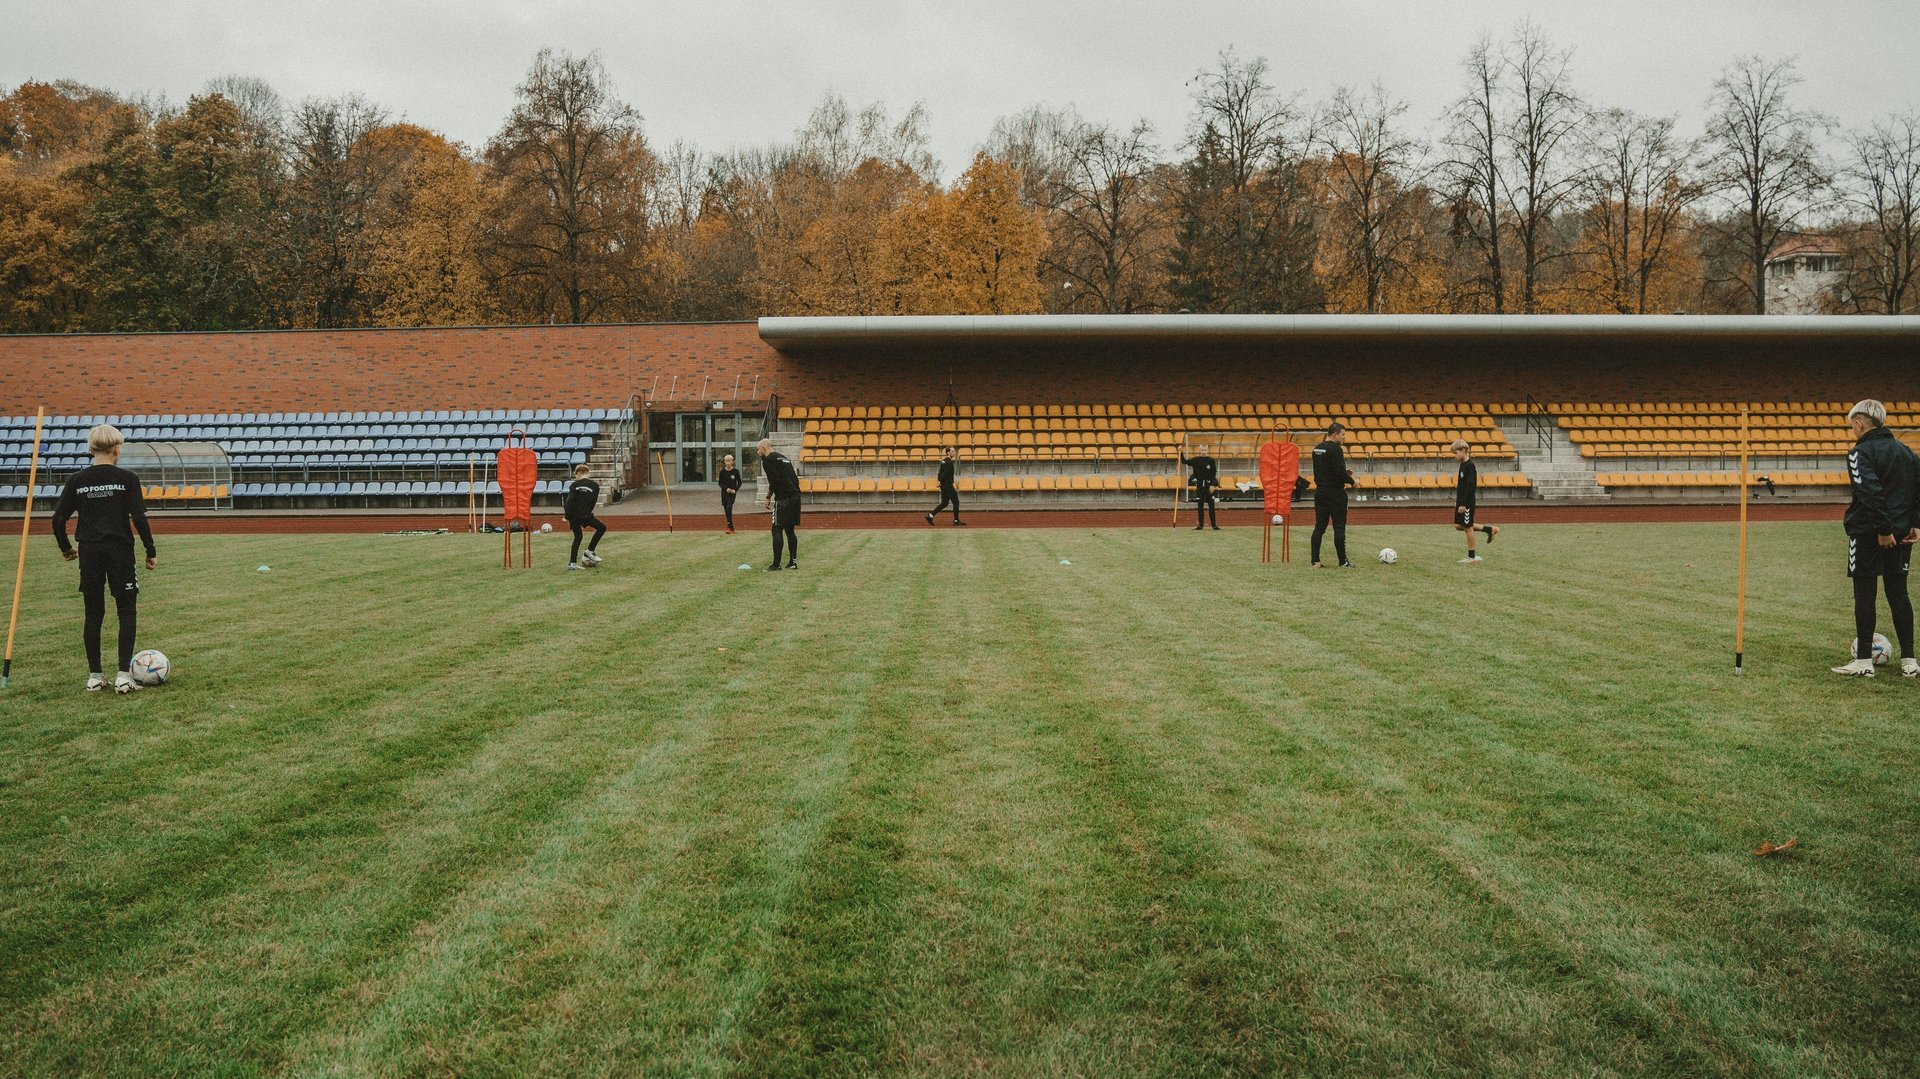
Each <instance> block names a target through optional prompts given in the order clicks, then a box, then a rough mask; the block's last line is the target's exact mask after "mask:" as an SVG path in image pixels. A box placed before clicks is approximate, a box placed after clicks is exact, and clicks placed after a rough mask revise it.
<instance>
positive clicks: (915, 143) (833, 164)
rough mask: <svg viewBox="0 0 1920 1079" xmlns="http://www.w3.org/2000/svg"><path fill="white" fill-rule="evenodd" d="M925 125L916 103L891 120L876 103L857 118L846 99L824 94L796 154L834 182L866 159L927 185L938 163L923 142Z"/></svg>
mask: <svg viewBox="0 0 1920 1079" xmlns="http://www.w3.org/2000/svg"><path fill="white" fill-rule="evenodd" d="M927 123H928V117H927V106H926V105H925V104H924V103H922V102H915V103H914V104H913V105H912V106H911V107H909V108H908V109H907V111H906V112H905V113H904V114H903V115H901V117H900V118H899V119H898V120H896V119H894V118H893V116H892V114H891V113H889V112H888V111H887V107H886V105H885V104H883V103H881V102H878V101H876V102H874V103H873V104H871V105H868V106H867V107H866V108H864V109H861V110H860V111H859V112H858V113H856V112H854V111H853V110H852V109H851V108H849V107H848V105H847V101H846V99H845V98H843V97H841V96H840V95H839V94H834V93H829V94H828V95H827V96H826V97H825V98H824V99H823V100H822V101H821V102H820V104H819V105H817V106H816V107H815V108H814V110H813V112H812V113H811V114H810V115H808V117H807V123H806V126H805V127H802V128H801V129H800V131H799V137H798V139H797V140H796V145H795V150H796V152H797V154H798V156H799V157H801V158H803V159H806V160H808V161H809V162H810V163H811V164H813V165H814V166H816V167H818V168H820V169H822V170H823V171H824V172H825V174H826V175H827V176H829V177H831V178H832V179H835V180H841V179H845V178H846V177H848V176H851V175H852V174H853V172H854V170H855V169H857V168H859V167H860V165H861V163H862V162H865V161H870V160H877V161H881V162H885V163H887V164H889V165H894V166H899V167H902V168H905V169H907V170H908V171H910V172H912V173H913V174H914V175H916V176H918V177H920V178H922V179H924V180H932V179H933V178H934V176H935V175H936V174H937V173H938V172H939V168H940V163H939V161H938V160H937V159H935V158H934V156H933V150H932V149H931V148H930V146H929V144H928V141H927Z"/></svg>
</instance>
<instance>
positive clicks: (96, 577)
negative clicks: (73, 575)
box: [80, 543, 140, 596]
mask: <svg viewBox="0 0 1920 1079" xmlns="http://www.w3.org/2000/svg"><path fill="white" fill-rule="evenodd" d="M109 587H111V588H112V590H113V594H114V595H116V596H120V595H127V596H136V595H139V594H140V578H139V577H138V576H137V575H136V574H135V573H134V561H133V545H132V544H127V545H126V546H121V545H120V544H117V543H108V544H99V543H84V544H81V545H80V594H81V595H83V596H97V595H101V594H102V589H106V588H109Z"/></svg>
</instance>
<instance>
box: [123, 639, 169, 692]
mask: <svg viewBox="0 0 1920 1079" xmlns="http://www.w3.org/2000/svg"><path fill="white" fill-rule="evenodd" d="M130 673H131V674H132V675H133V680H134V681H136V682H138V683H140V684H141V685H143V686H157V685H159V684H160V683H162V682H164V681H166V680H167V675H169V674H172V673H173V664H171V663H168V662H167V657H166V656H165V655H163V654H161V653H159V652H156V651H154V650H153V649H151V648H148V649H146V650H145V651H141V652H136V653H134V656H133V669H132V671H131V672H130Z"/></svg>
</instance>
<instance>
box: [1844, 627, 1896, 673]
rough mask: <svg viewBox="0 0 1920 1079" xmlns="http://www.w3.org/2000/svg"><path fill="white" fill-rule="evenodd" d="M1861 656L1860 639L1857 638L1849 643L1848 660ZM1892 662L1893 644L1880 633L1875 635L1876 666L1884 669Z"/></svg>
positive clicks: (1874, 656)
mask: <svg viewBox="0 0 1920 1079" xmlns="http://www.w3.org/2000/svg"><path fill="white" fill-rule="evenodd" d="M1859 654H1860V638H1858V637H1855V638H1854V639H1853V640H1852V641H1849V642H1848V643H1847V658H1848V659H1852V658H1854V657H1855V656H1858V655H1859ZM1891 662H1893V643H1892V642H1891V641H1889V640H1887V639H1886V638H1885V637H1883V636H1881V635H1880V634H1878V633H1876V634H1874V635H1873V664H1874V666H1876V667H1884V666H1886V665H1887V664H1889V663H1891Z"/></svg>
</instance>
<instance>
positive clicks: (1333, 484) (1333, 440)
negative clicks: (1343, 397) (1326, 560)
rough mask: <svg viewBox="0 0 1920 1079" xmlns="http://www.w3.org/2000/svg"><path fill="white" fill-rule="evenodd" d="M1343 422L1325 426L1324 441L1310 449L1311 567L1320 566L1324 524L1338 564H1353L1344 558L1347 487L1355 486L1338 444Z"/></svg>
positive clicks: (1343, 434) (1342, 437) (1342, 438)
mask: <svg viewBox="0 0 1920 1079" xmlns="http://www.w3.org/2000/svg"><path fill="white" fill-rule="evenodd" d="M1346 438H1347V428H1346V425H1345V424H1341V423H1333V424H1328V425H1327V438H1326V441H1324V442H1322V443H1320V444H1319V445H1318V446H1315V447H1314V448H1313V566H1314V568H1315V569H1318V568H1320V537H1321V536H1324V535H1326V534H1327V526H1328V525H1332V526H1333V553H1334V554H1335V555H1336V556H1338V557H1339V559H1340V565H1341V566H1343V567H1345V568H1348V569H1351V568H1352V567H1353V563H1351V562H1349V561H1347V488H1349V487H1352V486H1354V485H1355V482H1356V481H1355V480H1354V478H1353V473H1352V471H1350V470H1349V469H1348V468H1347V455H1346V451H1344V450H1342V449H1341V448H1340V444H1341V443H1342V442H1344V441H1346Z"/></svg>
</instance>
